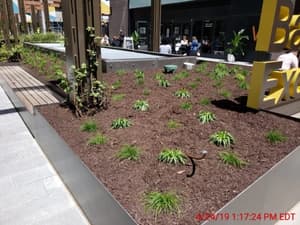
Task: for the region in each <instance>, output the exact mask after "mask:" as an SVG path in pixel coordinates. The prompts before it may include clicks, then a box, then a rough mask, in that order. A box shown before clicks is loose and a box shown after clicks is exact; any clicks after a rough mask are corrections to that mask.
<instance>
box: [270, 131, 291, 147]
mask: <svg viewBox="0 0 300 225" xmlns="http://www.w3.org/2000/svg"><path fill="white" fill-rule="evenodd" d="M266 138H267V140H268V141H269V142H270V143H271V144H276V143H278V142H282V141H285V140H286V137H285V136H284V135H283V134H282V133H281V132H279V131H277V130H271V131H269V132H268V133H267V135H266Z"/></svg>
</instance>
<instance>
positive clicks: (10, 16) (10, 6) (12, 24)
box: [6, 0, 18, 43]
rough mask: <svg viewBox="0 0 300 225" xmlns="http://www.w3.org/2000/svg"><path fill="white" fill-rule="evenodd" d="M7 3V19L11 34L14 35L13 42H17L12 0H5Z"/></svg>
mask: <svg viewBox="0 0 300 225" xmlns="http://www.w3.org/2000/svg"><path fill="white" fill-rule="evenodd" d="M6 3H7V12H8V21H9V27H10V31H11V33H12V35H13V36H14V39H15V43H17V42H18V34H17V27H16V21H15V15H14V9H13V4H12V0H6Z"/></svg>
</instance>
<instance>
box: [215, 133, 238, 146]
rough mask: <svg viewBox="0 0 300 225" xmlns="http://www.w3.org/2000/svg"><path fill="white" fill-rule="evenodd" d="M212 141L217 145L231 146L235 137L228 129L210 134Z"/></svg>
mask: <svg viewBox="0 0 300 225" xmlns="http://www.w3.org/2000/svg"><path fill="white" fill-rule="evenodd" d="M210 141H211V142H212V143H214V144H215V145H217V146H223V147H230V146H231V145H232V144H234V137H233V136H232V135H231V134H230V133H229V132H227V131H217V132H215V133H214V134H212V135H211V136H210Z"/></svg>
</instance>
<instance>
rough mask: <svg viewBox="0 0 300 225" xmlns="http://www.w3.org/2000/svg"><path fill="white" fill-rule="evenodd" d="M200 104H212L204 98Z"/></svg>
mask: <svg viewBox="0 0 300 225" xmlns="http://www.w3.org/2000/svg"><path fill="white" fill-rule="evenodd" d="M199 103H200V105H209V104H210V103H211V102H210V99H209V98H202V99H200V101H199Z"/></svg>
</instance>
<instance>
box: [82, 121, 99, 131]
mask: <svg viewBox="0 0 300 225" xmlns="http://www.w3.org/2000/svg"><path fill="white" fill-rule="evenodd" d="M96 130H97V124H96V123H95V122H94V121H86V122H84V123H83V124H82V125H81V126H80V131H84V132H95V131H96Z"/></svg>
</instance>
